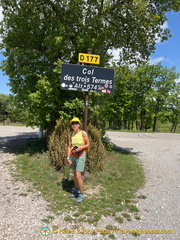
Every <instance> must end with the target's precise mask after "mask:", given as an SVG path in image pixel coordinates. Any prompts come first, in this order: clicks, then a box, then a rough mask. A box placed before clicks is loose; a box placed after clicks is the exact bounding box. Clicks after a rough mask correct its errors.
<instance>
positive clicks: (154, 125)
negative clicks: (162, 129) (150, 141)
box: [153, 116, 157, 132]
mask: <svg viewBox="0 0 180 240" xmlns="http://www.w3.org/2000/svg"><path fill="white" fill-rule="evenodd" d="M156 123H157V116H155V117H154V123H153V132H155V131H156Z"/></svg>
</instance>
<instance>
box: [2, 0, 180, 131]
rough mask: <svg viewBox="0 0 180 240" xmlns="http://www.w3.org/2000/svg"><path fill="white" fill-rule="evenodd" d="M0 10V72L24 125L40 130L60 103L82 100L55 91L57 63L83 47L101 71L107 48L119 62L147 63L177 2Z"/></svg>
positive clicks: (14, 1)
mask: <svg viewBox="0 0 180 240" xmlns="http://www.w3.org/2000/svg"><path fill="white" fill-rule="evenodd" d="M1 5H2V7H3V14H4V19H3V21H2V23H1V37H2V44H1V48H2V49H3V51H4V56H5V57H6V60H5V61H3V66H2V69H3V70H4V71H5V72H6V74H7V75H9V80H10V87H11V91H12V92H13V93H14V94H15V96H16V99H17V102H19V104H21V107H23V109H24V110H26V111H27V113H28V115H27V119H28V122H27V123H28V124H29V125H32V126H33V125H40V126H41V127H42V128H47V127H48V126H49V125H50V124H51V123H53V124H54V123H55V120H56V119H57V118H58V117H59V112H62V111H63V108H64V103H65V102H67V101H72V99H74V98H80V99H81V98H82V97H83V94H82V93H72V92H68V91H66V92H65V91H64V92H63V91H61V90H60V89H59V72H58V70H57V67H59V68H60V63H61V62H68V63H77V56H78V53H79V52H86V51H87V48H91V49H92V52H93V53H96V54H100V55H101V65H102V66H104V65H105V64H106V63H107V61H108V60H109V58H110V55H109V54H108V50H109V49H111V48H121V52H122V55H121V59H122V60H123V61H125V60H128V61H134V60H137V59H139V60H147V58H148V56H149V55H150V53H151V52H152V51H153V50H154V45H155V41H156V38H157V36H158V37H159V38H160V39H161V40H162V41H163V40H166V39H168V37H169V36H170V30H169V29H163V28H161V26H162V24H163V23H164V22H165V21H166V16H165V12H166V11H170V10H174V11H178V10H179V9H180V6H179V0H174V1H173V2H172V1H168V2H167V1H166V0H162V1H158V2H157V1H154V0H151V1H143V0H130V1H123V0H122V1H116V0H110V1H109V0H98V1H95V0H88V1H87V0H78V1H74V0H69V1H67V0H62V1H57V0H54V1H51V0H39V1H36V0H31V1H25V0H21V1H19V0H1Z"/></svg>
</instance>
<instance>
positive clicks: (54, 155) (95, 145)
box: [48, 120, 106, 171]
mask: <svg viewBox="0 0 180 240" xmlns="http://www.w3.org/2000/svg"><path fill="white" fill-rule="evenodd" d="M71 132H72V129H71V127H70V124H69V121H64V120H63V121H62V120H57V122H56V126H55V129H54V130H53V131H52V133H51V134H50V136H49V137H48V148H49V155H50V157H51V160H52V163H53V165H54V166H56V168H57V169H58V170H62V169H64V167H65V166H66V157H67V139H68V135H69V134H70V133H71ZM88 136H89V140H90V151H89V153H87V159H86V170H88V171H91V170H95V171H97V170H98V171H99V170H100V171H101V170H102V169H103V166H104V158H105V153H106V150H105V149H104V146H103V144H102V141H101V134H100V132H99V131H98V129H97V128H95V127H94V126H93V125H91V124H89V126H88Z"/></svg>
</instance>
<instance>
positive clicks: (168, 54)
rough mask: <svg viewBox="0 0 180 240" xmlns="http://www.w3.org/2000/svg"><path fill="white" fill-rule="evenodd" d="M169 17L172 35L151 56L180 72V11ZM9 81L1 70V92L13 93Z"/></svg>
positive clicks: (168, 15)
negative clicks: (8, 84)
mask: <svg viewBox="0 0 180 240" xmlns="http://www.w3.org/2000/svg"><path fill="white" fill-rule="evenodd" d="M1 10H2V9H1V8H0V20H1V19H2V14H1ZM167 18H168V21H167V22H166V23H165V24H164V27H166V26H167V27H169V28H170V29H171V34H172V37H171V38H169V39H168V41H165V42H163V43H160V42H157V43H156V50H155V53H153V54H152V55H151V57H150V63H151V64H156V63H158V62H160V61H161V62H162V64H163V65H164V66H168V67H173V66H176V71H177V72H180V12H177V13H175V12H169V13H167ZM3 59H4V57H3V55H2V54H0V61H2V60H3ZM178 81H180V79H179V80H178ZM7 83H8V76H6V75H3V72H2V71H1V70H0V93H3V94H10V93H11V92H10V89H9V87H8V86H7Z"/></svg>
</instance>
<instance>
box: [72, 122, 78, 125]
mask: <svg viewBox="0 0 180 240" xmlns="http://www.w3.org/2000/svg"><path fill="white" fill-rule="evenodd" d="M74 124H79V122H72V123H71V125H74Z"/></svg>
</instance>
